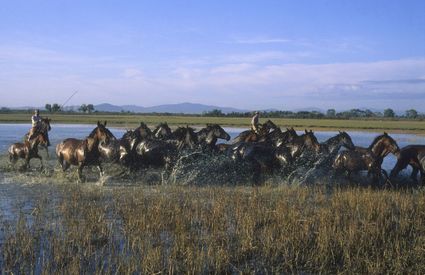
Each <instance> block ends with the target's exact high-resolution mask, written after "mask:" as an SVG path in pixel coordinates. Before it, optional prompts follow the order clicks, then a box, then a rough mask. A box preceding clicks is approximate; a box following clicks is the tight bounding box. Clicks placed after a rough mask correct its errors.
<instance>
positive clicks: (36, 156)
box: [34, 154, 44, 169]
mask: <svg viewBox="0 0 425 275" xmlns="http://www.w3.org/2000/svg"><path fill="white" fill-rule="evenodd" d="M34 158H37V159H39V160H40V164H41V169H43V168H44V165H43V158H42V157H41V156H40V155H39V154H37V155H35V156H34Z"/></svg>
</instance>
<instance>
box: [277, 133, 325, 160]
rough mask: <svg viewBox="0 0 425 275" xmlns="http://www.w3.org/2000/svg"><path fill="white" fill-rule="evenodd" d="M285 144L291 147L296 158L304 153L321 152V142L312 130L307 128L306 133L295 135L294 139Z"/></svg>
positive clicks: (291, 151) (293, 156)
mask: <svg viewBox="0 0 425 275" xmlns="http://www.w3.org/2000/svg"><path fill="white" fill-rule="evenodd" d="M284 145H285V146H286V147H287V148H288V149H289V152H290V154H291V157H292V158H293V159H294V160H295V159H297V158H299V157H300V156H301V155H302V154H311V153H313V154H317V153H319V152H320V144H319V142H318V141H317V138H316V136H315V135H314V133H313V131H312V130H310V131H307V130H305V131H304V134H302V135H300V136H296V137H294V138H293V139H292V141H290V142H287V143H285V144H284Z"/></svg>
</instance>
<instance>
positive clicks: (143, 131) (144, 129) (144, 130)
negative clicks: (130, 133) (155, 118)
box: [136, 122, 152, 138]
mask: <svg viewBox="0 0 425 275" xmlns="http://www.w3.org/2000/svg"><path fill="white" fill-rule="evenodd" d="M136 131H138V132H139V133H140V136H141V137H142V138H151V137H152V131H151V129H150V128H149V127H148V126H147V125H146V124H145V123H144V122H140V126H139V127H137V128H136Z"/></svg>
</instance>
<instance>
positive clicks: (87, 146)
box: [56, 121, 115, 181]
mask: <svg viewBox="0 0 425 275" xmlns="http://www.w3.org/2000/svg"><path fill="white" fill-rule="evenodd" d="M113 139H115V137H114V135H113V134H112V133H111V132H110V131H109V130H108V129H107V128H106V121H105V123H104V124H102V123H100V122H97V127H96V128H94V129H93V131H92V132H91V133H90V135H89V136H88V137H87V138H86V139H84V140H80V139H75V138H68V139H65V140H63V141H62V142H61V143H59V144H58V145H57V146H56V155H57V157H58V162H59V164H60V165H61V166H62V170H63V171H66V170H67V169H68V168H69V166H71V165H76V166H78V179H79V180H80V181H81V180H82V172H83V168H84V167H85V166H89V165H96V166H97V168H98V169H99V172H100V176H102V175H103V170H102V166H101V164H100V152H99V148H98V146H99V143H100V142H102V141H103V142H106V143H108V142H109V141H110V140H113Z"/></svg>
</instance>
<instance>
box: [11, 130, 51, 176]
mask: <svg viewBox="0 0 425 275" xmlns="http://www.w3.org/2000/svg"><path fill="white" fill-rule="evenodd" d="M43 143H47V141H46V139H45V136H44V135H43V134H41V133H39V134H38V135H32V139H30V140H29V141H28V140H25V141H24V142H23V143H20V142H18V143H14V144H12V145H11V146H10V147H9V150H8V152H9V160H10V162H11V163H12V164H15V163H16V162H17V161H18V159H19V158H22V159H25V167H26V168H29V167H30V160H31V159H32V158H37V159H39V160H40V163H41V168H42V169H43V159H42V158H41V156H40V155H39V154H38V146H39V145H40V144H43Z"/></svg>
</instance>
